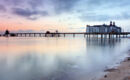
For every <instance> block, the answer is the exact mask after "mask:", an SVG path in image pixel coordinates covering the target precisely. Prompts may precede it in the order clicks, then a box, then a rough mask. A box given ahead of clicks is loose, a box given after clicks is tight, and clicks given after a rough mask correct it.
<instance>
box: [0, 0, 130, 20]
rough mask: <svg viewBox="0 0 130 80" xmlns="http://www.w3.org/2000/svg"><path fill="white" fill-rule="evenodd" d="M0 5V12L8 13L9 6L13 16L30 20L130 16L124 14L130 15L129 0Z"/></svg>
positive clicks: (24, 0) (7, 1)
mask: <svg viewBox="0 0 130 80" xmlns="http://www.w3.org/2000/svg"><path fill="white" fill-rule="evenodd" d="M0 3H1V4H2V5H4V6H1V5H0V10H2V11H6V9H5V6H7V5H8V8H9V10H10V11H11V12H13V14H15V15H19V16H22V17H24V18H26V19H30V20H36V19H38V18H40V17H45V16H52V15H53V16H55V15H56V16H57V15H61V14H63V13H68V15H75V17H77V16H79V17H78V18H79V19H81V20H84V21H85V20H86V21H87V20H88V21H98V20H99V21H103V20H109V19H129V14H124V13H123V12H126V13H130V10H129V8H130V6H129V4H130V1H129V0H123V1H119V0H1V2H0ZM88 12H90V13H94V14H88Z"/></svg>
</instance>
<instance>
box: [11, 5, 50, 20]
mask: <svg viewBox="0 0 130 80" xmlns="http://www.w3.org/2000/svg"><path fill="white" fill-rule="evenodd" d="M13 13H14V14H16V15H19V16H23V17H26V18H27V19H32V20H35V19H37V18H38V16H48V15H49V14H48V12H46V11H37V10H30V9H22V8H13Z"/></svg>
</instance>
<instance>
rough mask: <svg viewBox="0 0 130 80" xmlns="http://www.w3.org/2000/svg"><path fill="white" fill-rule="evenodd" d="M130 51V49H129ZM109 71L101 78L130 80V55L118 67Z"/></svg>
mask: <svg viewBox="0 0 130 80" xmlns="http://www.w3.org/2000/svg"><path fill="white" fill-rule="evenodd" d="M129 53H130V50H129ZM105 71H106V72H108V73H107V74H106V75H104V76H103V77H102V78H101V79H99V80H130V57H127V58H126V59H125V60H124V61H123V62H121V65H120V66H118V67H117V68H112V69H107V70H105Z"/></svg>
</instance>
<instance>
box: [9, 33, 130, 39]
mask: <svg viewBox="0 0 130 80" xmlns="http://www.w3.org/2000/svg"><path fill="white" fill-rule="evenodd" d="M67 34H71V35H73V37H75V35H77V34H82V35H84V37H85V36H87V37H90V36H91V35H93V36H94V35H97V37H98V35H100V36H101V38H103V37H104V36H109V38H111V37H112V36H116V37H117V38H118V37H120V36H123V37H127V35H130V32H121V33H86V32H63V33H48V34H47V33H10V34H9V36H12V37H48V35H49V37H54V36H57V37H60V36H61V35H63V36H64V37H65V36H66V35H67Z"/></svg>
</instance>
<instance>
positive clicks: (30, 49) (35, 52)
mask: <svg viewBox="0 0 130 80" xmlns="http://www.w3.org/2000/svg"><path fill="white" fill-rule="evenodd" d="M129 49H130V38H111V39H108V38H103V39H101V38H96V37H93V38H87V37H83V36H75V37H73V36H66V37H0V80H98V79H99V78H100V77H102V76H103V75H104V74H105V72H104V70H106V69H108V68H113V67H117V66H118V65H119V64H120V62H121V61H123V60H124V59H125V58H126V57H127V56H128V55H129Z"/></svg>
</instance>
